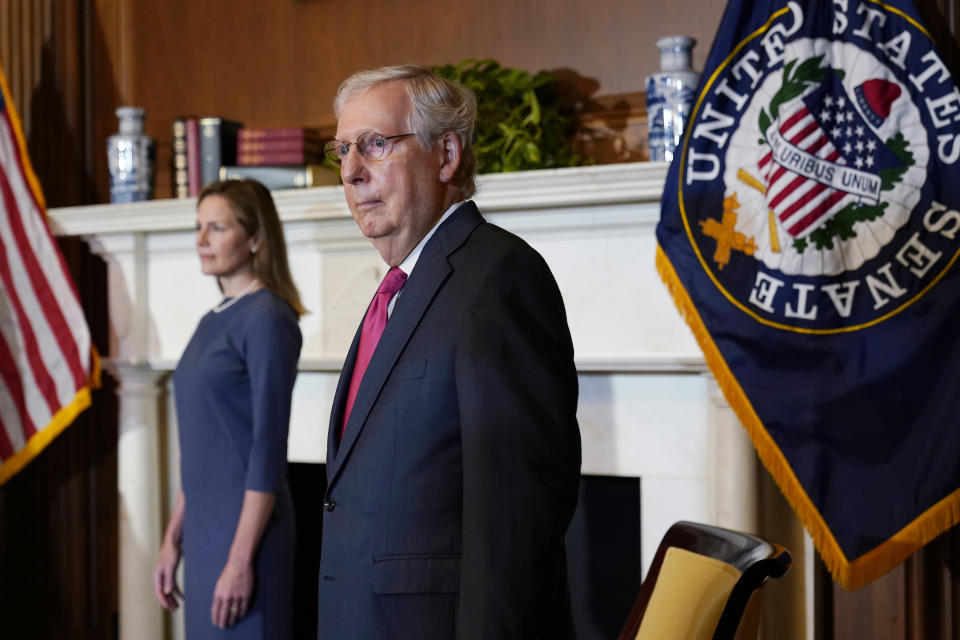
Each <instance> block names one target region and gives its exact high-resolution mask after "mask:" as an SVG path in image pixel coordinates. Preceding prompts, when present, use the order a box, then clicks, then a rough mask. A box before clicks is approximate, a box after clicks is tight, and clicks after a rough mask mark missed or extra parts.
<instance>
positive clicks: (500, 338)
mask: <svg viewBox="0 0 960 640" xmlns="http://www.w3.org/2000/svg"><path fill="white" fill-rule="evenodd" d="M476 292H477V293H476V297H475V301H474V303H473V305H472V307H471V308H470V309H469V311H468V312H467V315H466V318H465V320H464V323H463V325H462V327H461V332H460V337H459V340H458V345H457V356H456V357H457V363H456V378H457V394H458V401H459V404H460V422H461V436H462V447H463V449H462V454H463V551H462V561H461V562H462V565H461V581H460V603H459V605H460V610H459V624H458V627H459V633H458V635H457V637H458V638H461V639H466V638H470V639H473V638H477V639H481V638H500V637H515V638H532V637H538V636H540V634H541V633H542V630H543V627H542V624H543V623H544V620H543V616H544V614H545V610H547V609H549V608H550V604H551V603H553V602H556V601H557V598H558V597H560V594H565V593H566V588H567V586H566V585H567V583H566V575H565V573H563V560H562V558H563V554H564V547H563V537H564V533H565V531H566V528H567V526H568V525H569V522H570V518H571V516H572V514H573V511H574V509H575V507H576V502H577V494H578V491H579V481H580V431H579V427H578V425H577V419H576V407H577V392H578V383H577V375H576V368H575V365H574V361H573V346H572V343H571V339H570V332H569V329H568V327H567V321H566V314H565V311H564V307H563V301H562V299H561V297H560V292H559V290H558V288H557V285H556V282H555V281H554V279H553V276H552V274H551V273H550V271H549V269H548V267H547V265H546V263H545V262H544V261H543V259H542V258H541V257H540V256H539V254H537V253H535V252H534V251H532V250H529V249H527V250H526V251H519V250H518V251H515V252H513V253H510V254H509V255H507V256H504V257H502V258H501V259H499V260H498V261H497V262H496V263H494V264H493V265H492V266H491V267H490V268H489V269H488V270H487V273H486V274H485V275H484V276H483V277H482V278H481V281H480V283H479V286H478V287H477V289H476Z"/></svg>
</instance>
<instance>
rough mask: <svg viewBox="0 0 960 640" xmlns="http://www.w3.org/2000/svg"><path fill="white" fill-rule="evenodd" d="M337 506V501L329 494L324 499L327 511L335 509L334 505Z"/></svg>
mask: <svg viewBox="0 0 960 640" xmlns="http://www.w3.org/2000/svg"><path fill="white" fill-rule="evenodd" d="M336 506H337V503H336V501H335V500H334V499H333V498H332V497H330V496H327V497H326V499H324V501H323V508H324V509H325V510H327V511H333V509H334V507H336Z"/></svg>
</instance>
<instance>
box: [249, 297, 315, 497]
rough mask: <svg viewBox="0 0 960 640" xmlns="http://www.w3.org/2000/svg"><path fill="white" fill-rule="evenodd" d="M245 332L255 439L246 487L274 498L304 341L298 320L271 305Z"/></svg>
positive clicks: (284, 460)
mask: <svg viewBox="0 0 960 640" xmlns="http://www.w3.org/2000/svg"><path fill="white" fill-rule="evenodd" d="M246 333H247V335H246V338H245V341H244V352H245V353H244V355H245V358H246V364H247V374H248V375H249V378H250V394H251V397H250V406H251V408H252V412H253V416H252V423H253V434H252V440H251V445H250V457H249V460H248V462H247V477H246V481H245V483H244V488H245V489H246V490H249V491H263V492H266V493H274V492H276V490H277V486H278V485H279V484H280V482H282V481H283V479H284V477H285V474H286V469H287V433H288V431H289V429H290V402H291V398H292V395H293V383H294V381H295V380H296V377H297V360H298V359H299V357H300V346H301V344H302V337H301V335H300V327H299V326H298V324H297V321H296V315H295V314H293V313H292V312H288V311H287V310H285V309H281V308H278V307H277V306H275V305H270V306H269V307H268V308H267V309H265V310H264V312H263V313H261V314H257V316H256V319H255V321H254V322H252V323H251V324H250V326H249V327H248V330H247V332H246Z"/></svg>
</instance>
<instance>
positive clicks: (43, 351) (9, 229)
mask: <svg viewBox="0 0 960 640" xmlns="http://www.w3.org/2000/svg"><path fill="white" fill-rule="evenodd" d="M0 87H2V101H0V485H2V484H3V483H4V482H6V481H7V480H9V479H10V477H11V476H12V475H13V474H15V473H16V472H17V471H19V470H20V469H21V468H23V466H24V465H25V464H27V463H28V462H29V461H30V460H32V459H33V458H34V457H35V456H36V455H37V454H38V453H40V452H41V451H42V450H43V449H44V447H46V446H47V445H48V444H49V443H50V441H51V440H53V438H55V437H56V436H57V435H58V434H59V433H60V432H61V431H63V429H65V428H66V427H67V426H68V425H69V424H70V422H71V421H72V420H73V419H74V417H76V415H77V414H78V413H80V412H81V411H83V410H84V409H85V408H86V407H87V406H89V404H90V389H91V388H93V387H97V386H99V376H100V367H99V362H98V360H97V356H96V353H95V351H94V350H93V348H92V345H91V342H90V331H89V329H88V328H87V324H86V320H85V318H84V315H83V309H82V308H81V306H80V302H79V299H78V298H77V293H76V290H75V289H74V286H73V283H72V282H71V280H70V276H69V274H68V272H67V269H66V265H65V263H64V261H63V257H62V256H61V255H60V252H59V251H58V249H57V245H56V243H55V242H54V240H53V236H52V235H51V234H50V230H49V228H48V227H47V221H46V209H45V205H44V201H43V194H42V193H41V190H40V184H39V183H38V182H37V177H36V176H35V175H34V173H33V168H32V167H31V165H30V159H29V157H28V156H27V146H26V144H25V142H24V138H23V133H22V130H21V128H20V121H19V119H18V118H17V114H16V113H15V111H14V108H13V104H12V102H11V100H10V91H9V89H8V87H7V81H6V78H5V77H4V76H3V74H2V72H0Z"/></svg>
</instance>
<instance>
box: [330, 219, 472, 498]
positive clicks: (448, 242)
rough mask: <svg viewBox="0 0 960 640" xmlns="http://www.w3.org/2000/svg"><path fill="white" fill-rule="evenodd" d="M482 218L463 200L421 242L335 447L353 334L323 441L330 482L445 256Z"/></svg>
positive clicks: (432, 292) (445, 266) (444, 271)
mask: <svg viewBox="0 0 960 640" xmlns="http://www.w3.org/2000/svg"><path fill="white" fill-rule="evenodd" d="M482 222H483V218H482V217H480V213H479V211H477V208H476V205H474V204H473V202H467V203H466V204H464V205H462V206H461V207H460V208H459V209H458V210H457V211H455V212H454V213H453V214H452V215H451V216H450V217H449V218H448V219H447V220H446V221H445V222H444V223H443V224H442V225H440V227H439V228H438V229H437V231H436V233H434V235H433V237H432V238H430V240H429V241H428V242H427V244H426V245H425V246H424V248H423V252H422V253H421V254H420V257H419V258H418V260H417V264H416V267H415V268H414V270H413V273H412V274H411V275H410V279H409V280H407V283H406V285H405V286H404V288H403V292H402V294H401V295H400V297H399V298H398V299H397V303H396V305H395V306H394V309H393V313H391V314H390V320H389V321H388V322H387V327H386V329H384V331H383V335H382V336H381V337H380V342H379V343H378V344H377V348H376V350H375V351H374V352H373V357H371V358H370V364H369V365H367V371H366V373H365V374H364V376H363V381H362V382H361V383H360V388H359V389H358V390H357V397H356V399H355V400H354V403H353V409H352V410H351V412H350V420H349V422H348V423H347V428H346V431H345V432H344V438H343V441H342V442H340V444H339V447H337V446H336V443H335V442H334V441H335V440H336V435H335V431H334V430H335V429H336V430H339V421H337V417H338V416H339V417H340V419H342V416H343V403H344V401H345V397H346V389H347V387H348V386H349V383H350V381H349V378H350V375H352V373H353V362H354V361H355V360H356V348H357V344H358V341H359V331H358V332H357V336H355V337H354V341H353V345H352V346H351V347H350V352H349V354H348V356H347V361H346V362H345V363H344V369H343V373H341V375H340V382H339V384H338V386H337V392H336V396H335V399H334V407H333V410H332V412H331V421H330V434H329V435H328V445H327V451H328V452H330V451H333V455H332V456H331V455H328V456H327V465H328V471H327V478H328V479H329V483H330V484H331V485H332V484H333V483H334V482H335V481H336V479H337V477H338V476H339V474H340V471H341V469H342V468H343V465H344V462H345V461H346V459H347V458H348V457H349V456H350V451H351V450H352V449H353V446H354V444H355V443H356V441H357V438H358V437H359V436H360V433H361V431H363V427H364V425H365V423H366V420H367V416H368V415H370V411H371V409H372V408H373V405H374V403H375V402H376V399H377V397H378V396H379V395H380V391H381V390H382V389H383V385H384V383H385V382H386V380H387V376H389V375H390V371H391V370H393V366H394V365H395V364H396V362H397V359H398V358H399V357H400V354H401V353H402V352H403V348H404V347H405V346H406V344H407V342H408V341H409V340H410V336H412V335H413V332H414V330H415V329H416V328H417V325H418V324H419V323H420V319H421V318H422V317H423V314H424V313H426V311H427V308H428V307H429V306H430V302H431V301H432V300H433V298H434V297H435V296H436V293H437V291H438V290H439V289H440V287H441V286H442V285H443V283H444V281H445V280H446V279H447V277H448V276H449V275H450V273H451V271H452V270H453V269H452V267H451V266H450V262H449V261H448V259H447V256H449V255H450V254H451V253H452V252H453V251H454V250H456V248H457V247H459V246H460V245H461V244H463V242H464V241H465V240H466V239H467V237H468V236H469V235H470V232H471V231H473V230H474V229H475V228H476V227H477V226H478V225H479V224H480V223H482ZM348 367H349V368H348Z"/></svg>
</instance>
